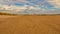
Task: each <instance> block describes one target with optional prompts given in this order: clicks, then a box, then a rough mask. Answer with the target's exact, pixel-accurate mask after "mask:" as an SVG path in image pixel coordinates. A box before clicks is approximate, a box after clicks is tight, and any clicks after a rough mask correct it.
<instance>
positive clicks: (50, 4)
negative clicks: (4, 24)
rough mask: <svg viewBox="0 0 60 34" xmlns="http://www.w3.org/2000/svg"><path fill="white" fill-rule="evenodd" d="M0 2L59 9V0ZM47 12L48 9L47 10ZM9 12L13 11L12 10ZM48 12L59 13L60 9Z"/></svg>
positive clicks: (2, 0) (4, 0)
mask: <svg viewBox="0 0 60 34" xmlns="http://www.w3.org/2000/svg"><path fill="white" fill-rule="evenodd" d="M55 2H56V3H55ZM0 4H5V5H15V6H24V5H32V6H35V5H38V6H39V7H40V8H41V9H42V8H43V9H47V10H49V9H60V1H59V0H0ZM56 5H58V6H56ZM55 7H57V8H55ZM45 12H46V11H42V12H40V11H39V12H38V13H45ZM47 12H49V11H47ZM11 13H13V11H12V12H11ZM15 13H16V12H15ZM18 13H19V12H18ZM18 13H17V14H18ZM32 13H33V12H32ZM36 13H37V12H36ZM49 13H59V14H60V11H57V12H53V11H50V12H49Z"/></svg>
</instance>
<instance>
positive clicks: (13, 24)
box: [0, 15, 60, 34]
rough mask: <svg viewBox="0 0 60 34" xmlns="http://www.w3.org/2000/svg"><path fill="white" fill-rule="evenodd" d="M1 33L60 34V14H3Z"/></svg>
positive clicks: (0, 25)
mask: <svg viewBox="0 0 60 34" xmlns="http://www.w3.org/2000/svg"><path fill="white" fill-rule="evenodd" d="M0 34H60V16H4V15H3V16H1V15H0Z"/></svg>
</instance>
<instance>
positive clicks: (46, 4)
mask: <svg viewBox="0 0 60 34" xmlns="http://www.w3.org/2000/svg"><path fill="white" fill-rule="evenodd" d="M26 1H28V2H30V3H33V4H37V3H43V5H41V6H40V7H42V6H43V7H42V8H49V9H50V8H52V7H53V5H51V4H50V3H48V2H47V1H45V0H34V1H32V0H26ZM27 4H28V3H27ZM15 5H16V6H23V5H24V4H20V3H16V4H15Z"/></svg>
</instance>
